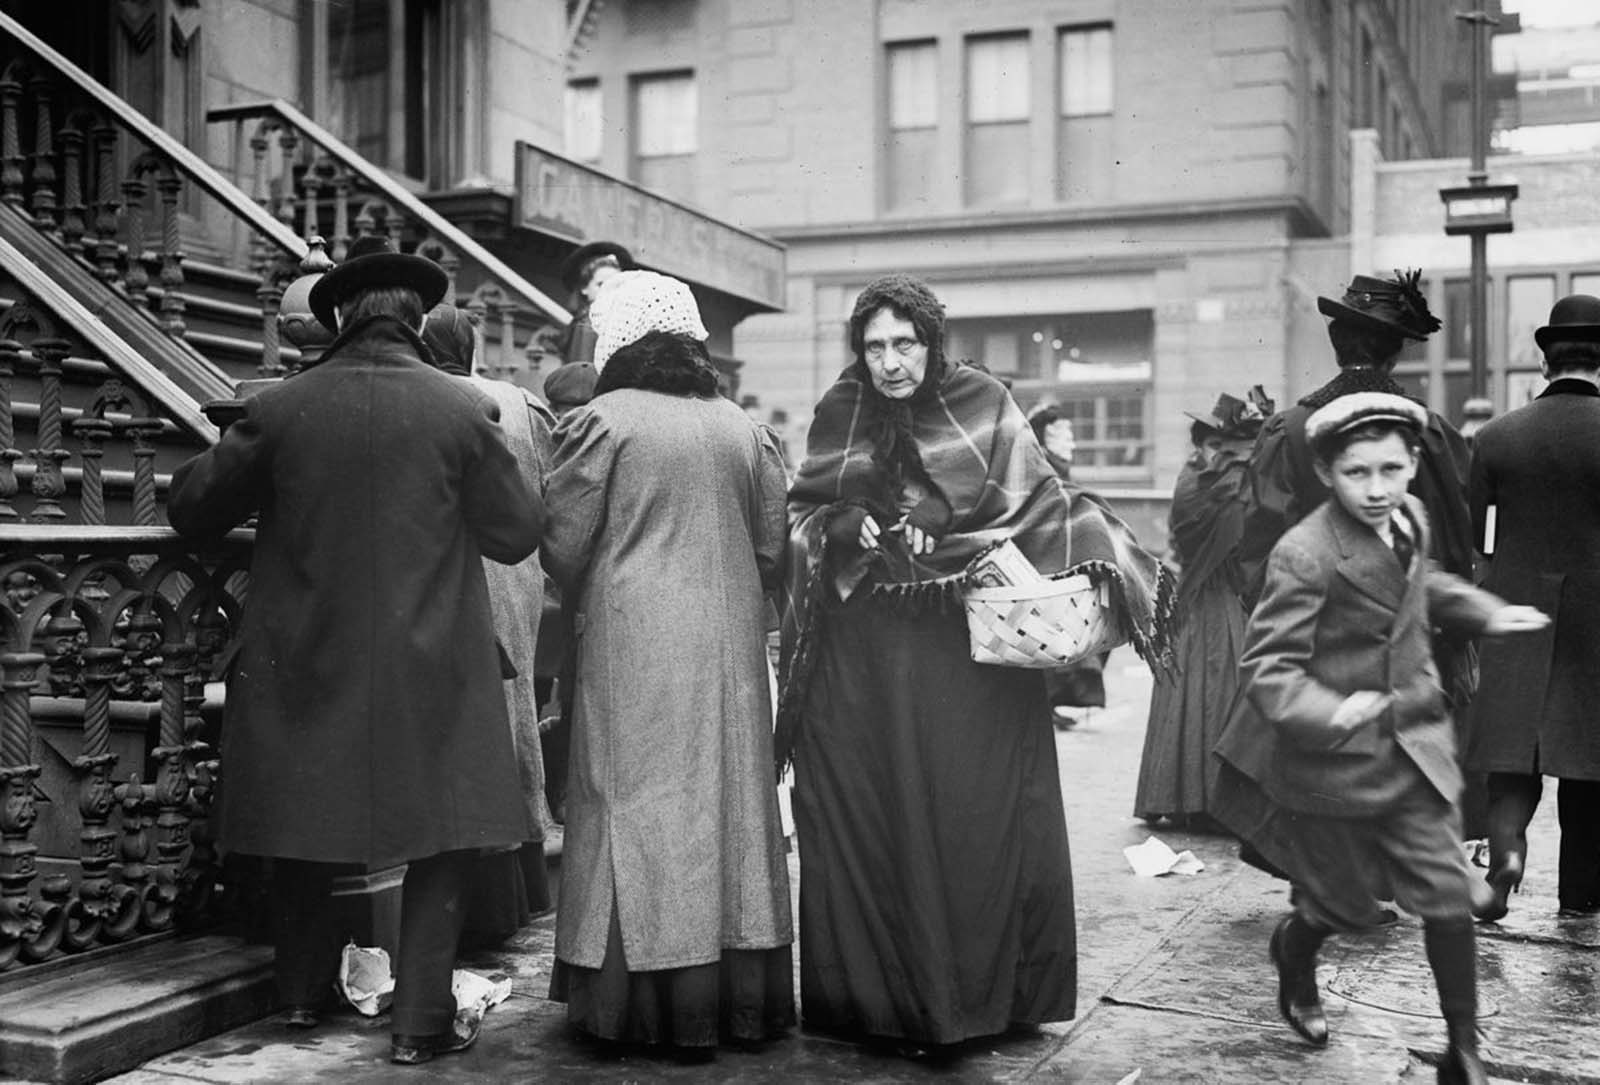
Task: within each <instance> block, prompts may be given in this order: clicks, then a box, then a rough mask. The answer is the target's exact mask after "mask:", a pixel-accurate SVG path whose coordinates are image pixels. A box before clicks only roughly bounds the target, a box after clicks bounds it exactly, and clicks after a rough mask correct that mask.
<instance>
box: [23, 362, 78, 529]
mask: <svg viewBox="0 0 1600 1085" xmlns="http://www.w3.org/2000/svg"><path fill="white" fill-rule="evenodd" d="M71 345H72V344H71V343H69V342H68V341H67V340H65V339H58V338H56V337H55V336H44V335H42V336H40V337H39V338H37V339H35V340H34V341H33V356H34V358H35V359H36V360H37V361H38V363H39V434H38V446H37V447H36V448H34V450H33V453H32V458H33V462H34V465H35V468H34V473H33V496H34V497H35V498H36V500H35V502H34V506H33V516H32V519H33V521H34V522H35V523H40V524H48V523H59V522H61V521H62V520H65V519H66V517H67V514H66V511H65V510H64V509H62V507H61V499H62V498H63V497H64V496H66V492H67V483H66V480H65V479H64V478H63V477H62V474H61V461H62V460H65V459H67V458H68V457H69V456H71V455H72V454H71V453H70V452H68V451H67V450H66V449H65V448H63V447H62V446H61V422H62V417H61V360H62V359H63V358H65V357H66V356H67V349H68V348H69V347H70V346H71Z"/></svg>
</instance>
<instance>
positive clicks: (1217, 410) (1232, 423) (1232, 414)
mask: <svg viewBox="0 0 1600 1085" xmlns="http://www.w3.org/2000/svg"><path fill="white" fill-rule="evenodd" d="M1260 388H1261V386H1260V385H1257V386H1256V387H1255V388H1254V389H1252V392H1259V391H1260ZM1263 401H1264V404H1265V410H1263ZM1183 413H1184V414H1186V415H1188V416H1189V417H1190V418H1192V419H1194V420H1195V422H1197V423H1198V424H1200V425H1202V426H1204V427H1205V428H1206V429H1211V430H1216V431H1217V433H1219V434H1220V435H1222V436H1223V437H1254V436H1255V435H1256V434H1257V433H1258V432H1259V431H1260V429H1261V424H1262V423H1263V422H1265V421H1266V420H1267V415H1268V414H1270V413H1272V400H1270V399H1265V396H1264V395H1263V396H1262V399H1261V400H1258V399H1256V397H1255V396H1253V395H1252V396H1251V397H1250V398H1249V399H1239V398H1237V397H1236V396H1230V395H1229V394H1228V393H1226V392H1223V393H1222V394H1221V395H1219V396H1218V397H1217V402H1216V405H1215V406H1214V407H1212V408H1211V413H1210V414H1209V415H1201V414H1195V413H1194V412H1193V411H1184V412H1183Z"/></svg>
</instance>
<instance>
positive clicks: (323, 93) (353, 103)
mask: <svg viewBox="0 0 1600 1085" xmlns="http://www.w3.org/2000/svg"><path fill="white" fill-rule="evenodd" d="M302 10H303V11H304V12H306V13H307V15H306V17H305V22H304V23H303V24H302V25H303V27H304V33H305V34H306V35H307V38H308V40H309V43H310V47H309V48H307V49H306V50H305V54H304V55H306V56H309V57H315V56H318V55H325V56H326V58H327V59H326V64H325V65H318V64H312V65H310V69H309V70H306V71H303V72H302V80H301V81H302V87H303V88H304V90H305V93H306V98H307V100H308V101H311V102H314V103H317V106H316V109H314V112H319V113H320V116H319V117H318V119H319V120H321V121H322V122H323V124H324V125H325V126H326V127H327V129H328V130H329V131H330V132H332V133H333V134H334V135H335V136H337V137H338V138H339V139H340V140H341V141H342V142H344V143H346V144H348V145H349V146H350V147H351V148H352V149H353V150H354V151H355V152H356V153H357V154H359V155H361V157H362V158H365V159H366V160H367V161H369V162H371V163H372V164H374V165H376V166H380V167H382V168H384V169H390V170H395V171H396V172H399V173H403V174H406V175H407V176H410V177H415V178H418V179H420V180H422V181H425V182H427V183H428V184H430V185H432V186H434V187H444V186H445V185H447V184H449V183H450V180H451V175H452V173H453V172H454V171H455V168H456V166H457V159H458V158H459V157H460V155H461V147H460V143H459V141H460V139H461V138H462V137H463V136H464V133H462V132H460V131H458V130H453V126H451V125H448V124H445V123H442V121H441V118H445V117H449V116H451V115H452V111H453V109H455V104H454V103H456V101H457V100H458V98H459V97H460V93H461V92H460V90H459V87H458V86H457V85H456V84H457V81H458V80H459V78H460V72H459V70H458V69H457V68H456V67H454V66H453V61H452V57H453V56H454V54H455V53H456V52H458V51H459V50H458V48H457V46H458V45H459V36H458V28H457V25H456V22H455V20H454V18H453V16H452V14H451V13H450V12H448V11H445V10H444V9H442V8H441V6H440V3H439V0H347V2H345V3H339V4H314V3H309V2H306V3H303V5H302ZM323 50H326V52H325V54H324V53H323V52H322V51H323ZM459 127H460V126H454V129H459Z"/></svg>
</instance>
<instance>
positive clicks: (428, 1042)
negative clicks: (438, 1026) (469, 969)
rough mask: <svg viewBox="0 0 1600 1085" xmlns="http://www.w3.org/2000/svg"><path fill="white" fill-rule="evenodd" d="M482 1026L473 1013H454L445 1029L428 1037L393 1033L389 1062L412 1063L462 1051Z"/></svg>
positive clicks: (481, 1019) (479, 1018)
mask: <svg viewBox="0 0 1600 1085" xmlns="http://www.w3.org/2000/svg"><path fill="white" fill-rule="evenodd" d="M482 1028H483V1018H482V1017H479V1016H477V1015H475V1014H469V1013H458V1014H456V1018H455V1020H454V1021H452V1022H451V1023H450V1030H449V1031H448V1032H440V1033H436V1034H435V1035H432V1036H411V1035H408V1034H406V1033H403V1032H397V1033H395V1034H394V1038H393V1040H392V1041H391V1042H390V1044H389V1061H390V1062H392V1063H397V1064H398V1065H401V1066H416V1065H417V1064H418V1063H424V1062H427V1061H429V1060H430V1059H432V1058H433V1057H434V1056H435V1055H449V1054H452V1053H453V1052H456V1051H465V1050H466V1049H467V1048H469V1047H471V1046H472V1045H473V1043H474V1042H476V1041H477V1039H478V1032H479V1031H480V1030H481V1029H482Z"/></svg>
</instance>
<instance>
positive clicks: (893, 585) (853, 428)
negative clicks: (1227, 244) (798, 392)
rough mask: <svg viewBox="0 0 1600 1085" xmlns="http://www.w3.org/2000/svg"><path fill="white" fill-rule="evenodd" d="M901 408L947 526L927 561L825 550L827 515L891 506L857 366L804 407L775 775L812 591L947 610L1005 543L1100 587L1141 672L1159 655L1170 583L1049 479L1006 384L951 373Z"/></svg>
mask: <svg viewBox="0 0 1600 1085" xmlns="http://www.w3.org/2000/svg"><path fill="white" fill-rule="evenodd" d="M924 391H925V392H931V393H932V394H930V395H923V394H920V393H919V395H918V396H917V397H916V402H915V403H914V404H913V406H912V408H911V434H912V437H913V440H914V441H915V445H916V452H917V454H918V456H919V457H920V459H921V464H922V467H923V468H924V470H925V471H926V475H927V479H926V482H927V484H928V485H929V486H930V487H931V488H932V489H934V490H936V491H937V493H938V495H939V496H940V497H942V498H943V500H944V501H945V503H946V504H948V505H949V507H950V510H951V513H952V517H951V521H950V530H949V532H948V533H947V534H946V535H944V536H943V537H942V538H941V539H940V540H939V545H938V547H937V548H936V549H935V550H934V552H933V553H932V554H931V555H926V556H923V557H921V558H912V557H910V555H909V554H908V553H907V552H906V550H905V548H904V547H903V546H902V545H900V543H899V541H898V537H897V536H894V535H888V534H886V535H885V536H884V546H883V548H882V550H881V551H879V552H877V553H874V554H872V555H859V554H855V553H852V555H851V557H849V558H847V559H845V560H843V561H839V560H830V558H829V555H828V553H827V549H828V544H827V526H828V523H829V521H830V520H832V518H833V517H834V516H835V515H837V514H838V513H839V512H840V511H842V510H843V509H845V508H848V507H850V506H863V507H866V508H868V509H869V510H871V511H873V512H874V514H875V515H876V516H877V517H878V519H879V522H880V523H881V524H884V525H888V524H889V523H892V522H893V521H894V520H896V519H898V517H899V510H898V509H896V508H893V507H889V506H888V505H887V504H886V496H885V495H886V494H888V493H889V486H888V484H887V481H886V480H885V479H884V477H883V471H882V468H881V467H880V466H879V465H878V464H877V463H875V462H874V458H873V445H872V438H871V437H870V434H871V432H872V430H873V426H872V424H871V422H872V418H871V415H872V412H873V411H874V410H875V409H878V408H877V407H876V405H875V403H874V400H875V398H876V396H877V393H876V391H875V390H873V389H872V387H871V385H870V383H869V382H868V380H867V379H866V378H865V377H864V375H862V373H861V371H860V368H859V367H853V368H852V369H850V370H847V371H846V372H845V373H844V374H843V375H841V376H840V378H839V379H838V380H837V381H836V382H835V383H834V385H833V387H831V388H830V389H828V391H827V392H826V393H825V394H824V395H823V397H822V401H821V402H820V403H818V404H817V409H816V413H815V416H814V418H813V420H812V423H811V432H810V434H809V436H808V438H807V443H806V458H805V462H804V463H802V464H801V466H800V471H799V474H798V475H797V476H796V478H795V481H794V484H793V486H791V487H790V490H789V539H788V547H787V554H786V559H787V560H786V563H785V581H784V584H783V588H782V594H781V596H780V600H779V604H780V611H781V617H782V633H781V644H782V651H781V662H780V671H781V692H780V695H779V701H778V719H777V733H776V736H775V740H776V741H775V754H776V757H777V760H778V764H779V767H780V769H781V768H782V766H783V765H784V764H785V763H786V762H787V761H788V759H789V757H790V756H791V755H792V753H793V749H794V742H795V739H796V737H797V735H798V730H799V727H800V726H801V720H802V718H803V716H804V714H805V698H806V693H807V688H808V686H809V685H810V679H811V670H812V662H813V660H814V659H815V656H816V648H817V644H818V642H819V639H820V638H821V637H823V636H825V635H826V631H825V629H824V628H823V624H824V623H823V609H824V608H823V607H822V606H820V605H819V603H820V601H821V600H822V598H823V595H822V593H824V592H826V591H830V590H832V591H836V592H838V593H839V595H840V596H841V597H844V596H848V595H849V594H850V593H851V592H853V591H855V590H857V589H858V588H859V589H860V590H865V591H870V592H871V593H873V594H874V595H885V596H890V597H893V598H895V599H897V600H899V601H902V602H904V603H906V604H908V605H913V606H922V607H929V608H933V609H943V610H949V611H956V612H959V610H960V597H961V588H962V582H963V579H964V573H965V571H966V568H967V566H968V564H969V563H970V562H971V561H972V559H973V558H975V557H977V556H978V555H979V554H980V553H982V552H983V551H984V550H986V549H988V548H989V547H991V546H993V545H995V544H997V543H999V542H1002V541H1004V540H1005V539H1011V540H1013V541H1014V542H1015V543H1016V545H1017V546H1018V548H1019V549H1021V551H1022V552H1023V553H1024V554H1025V555H1027V557H1028V559H1029V560H1030V561H1032V562H1033V564H1034V566H1035V567H1036V568H1038V569H1039V571H1040V572H1042V573H1045V574H1047V575H1049V574H1055V573H1061V572H1065V571H1066V570H1068V569H1069V568H1070V569H1074V570H1081V571H1087V572H1089V573H1090V574H1091V575H1096V576H1097V577H1109V578H1110V580H1111V582H1112V585H1113V597H1114V598H1120V600H1121V602H1122V604H1123V610H1124V617H1125V618H1126V619H1127V622H1126V624H1127V627H1128V629H1129V630H1130V635H1131V639H1132V641H1133V644H1134V647H1135V648H1136V650H1137V651H1138V652H1139V654H1140V655H1141V656H1142V657H1144V658H1145V659H1146V660H1148V661H1150V662H1151V663H1152V665H1164V664H1165V662H1166V660H1167V659H1168V658H1169V657H1170V633H1171V627H1172V618H1173V614H1172V611H1173V605H1174V601H1175V591H1174V584H1173V579H1172V576H1171V574H1170V573H1169V572H1168V571H1167V569H1166V567H1165V566H1163V565H1162V563H1161V562H1160V561H1158V560H1157V559H1156V558H1155V557H1154V556H1152V555H1151V554H1149V553H1147V552H1146V551H1145V550H1143V549H1142V548H1141V547H1140V546H1139V544H1138V542H1137V541H1136V540H1135V539H1134V536H1133V533H1132V532H1131V531H1130V530H1129V529H1128V527H1127V525H1125V524H1124V523H1123V522H1122V521H1121V520H1119V519H1118V518H1117V517H1116V516H1115V514H1113V513H1112V512H1111V510H1110V509H1109V508H1107V507H1106V505H1105V504H1104V503H1103V502H1101V501H1100V500H1099V499H1098V498H1096V497H1094V496H1093V495H1091V494H1089V493H1086V492H1084V491H1082V490H1079V489H1077V488H1075V487H1074V486H1073V485H1072V484H1071V483H1068V482H1062V481H1061V480H1059V479H1058V478H1057V477H1056V474H1055V472H1054V471H1053V470H1052V469H1051V467H1050V464H1049V462H1048V461H1047V460H1046V459H1045V454H1044V450H1043V449H1042V448H1040V447H1039V443H1038V441H1037V440H1036V439H1035V438H1034V436H1033V432H1032V430H1031V429H1029V427H1028V422H1027V419H1026V418H1025V417H1024V416H1023V414H1022V411H1021V409H1020V408H1018V406H1017V404H1016V402H1015V401H1014V400H1013V399H1012V398H1011V395H1010V393H1009V392H1007V391H1006V389H1005V387H1004V386H1003V385H1002V384H1000V382H999V381H996V380H995V379H994V378H993V377H990V376H989V375H988V374H986V373H983V372H981V371H979V370H977V369H974V368H972V367H970V366H952V367H950V369H949V370H948V372H947V373H946V375H945V377H944V380H943V381H942V382H941V383H940V384H939V386H938V387H937V388H933V389H924Z"/></svg>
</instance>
